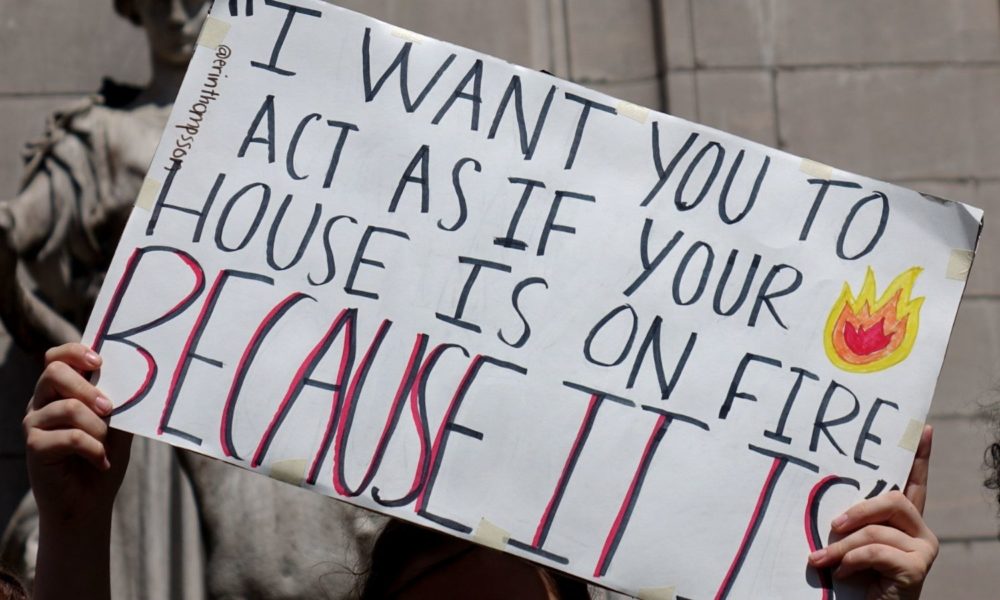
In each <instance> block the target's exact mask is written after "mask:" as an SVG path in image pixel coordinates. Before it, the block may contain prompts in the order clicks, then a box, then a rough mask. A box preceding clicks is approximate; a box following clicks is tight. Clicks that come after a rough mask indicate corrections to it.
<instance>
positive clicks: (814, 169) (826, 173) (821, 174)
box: [799, 158, 833, 179]
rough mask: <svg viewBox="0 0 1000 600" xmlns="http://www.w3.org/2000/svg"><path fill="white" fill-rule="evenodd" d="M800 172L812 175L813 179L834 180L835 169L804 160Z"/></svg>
mask: <svg viewBox="0 0 1000 600" xmlns="http://www.w3.org/2000/svg"><path fill="white" fill-rule="evenodd" d="M799 170H800V171H802V172H803V173H805V174H806V175H812V176H813V177H817V178H819V179H832V178H833V167H831V166H829V165H824V164H823V163H821V162H816V161H814V160H809V159H808V158H803V159H802V164H800V165H799Z"/></svg>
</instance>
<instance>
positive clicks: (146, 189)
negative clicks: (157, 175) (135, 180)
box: [135, 177, 160, 211]
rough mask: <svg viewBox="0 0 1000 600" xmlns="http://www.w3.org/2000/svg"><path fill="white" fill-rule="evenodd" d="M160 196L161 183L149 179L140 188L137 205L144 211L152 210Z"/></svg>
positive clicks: (136, 200)
mask: <svg viewBox="0 0 1000 600" xmlns="http://www.w3.org/2000/svg"><path fill="white" fill-rule="evenodd" d="M159 194H160V182H159V181H157V180H155V179H153V178H152V177H147V178H146V179H145V181H143V182H142V187H141V188H139V196H138V197H136V199H135V205H136V206H137V207H139V208H141V209H143V210H147V211H148V210H152V209H153V205H154V204H156V197H157V196H158V195H159Z"/></svg>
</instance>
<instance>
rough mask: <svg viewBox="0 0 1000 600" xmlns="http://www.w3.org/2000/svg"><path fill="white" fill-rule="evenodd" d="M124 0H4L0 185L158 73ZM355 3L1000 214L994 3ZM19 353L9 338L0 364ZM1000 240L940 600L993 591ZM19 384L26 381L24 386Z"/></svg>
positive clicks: (12, 418) (935, 513)
mask: <svg viewBox="0 0 1000 600" xmlns="http://www.w3.org/2000/svg"><path fill="white" fill-rule="evenodd" d="M110 5H111V1H110V0H96V1H95V0H3V2H2V3H0V195H10V194H13V193H15V192H16V187H17V180H18V171H19V158H18V157H19V150H20V147H21V146H22V144H23V142H24V141H25V140H28V139H30V138H32V137H34V136H37V135H38V134H39V133H40V132H41V131H42V128H43V124H44V119H45V116H46V115H47V114H49V113H50V112H51V111H52V110H54V109H55V108H57V107H58V106H60V105H62V104H65V103H66V102H67V101H69V100H71V99H72V98H74V97H77V96H79V95H81V94H86V93H90V92H92V91H93V90H95V89H96V88H97V87H98V85H99V82H100V78H101V76H103V75H110V76H112V77H114V78H117V79H119V80H122V81H129V82H142V81H143V79H144V78H145V77H146V75H147V73H146V66H145V52H144V50H143V49H142V48H143V41H142V35H141V32H139V31H138V30H137V29H136V28H134V27H131V26H129V25H128V24H126V23H124V22H123V21H121V20H120V19H116V18H115V17H114V16H113V14H112V11H111V10H110ZM344 5H345V6H347V7H349V8H353V9H356V10H360V11H362V12H367V13H369V14H371V15H373V16H375V17H378V18H381V19H385V20H388V21H392V22H394V23H397V24H399V25H401V26H404V27H408V28H410V29H414V30H417V31H420V32H422V33H425V34H427V35H431V36H434V37H438V38H442V39H446V40H448V41H452V42H455V43H458V44H462V45H465V46H469V47H472V48H476V49H479V50H483V51H485V52H488V53H491V54H494V55H497V56H500V57H502V58H505V59H507V60H510V61H512V62H515V63H519V64H523V65H526V66H530V67H533V68H537V69H544V70H546V71H549V72H552V73H554V74H556V75H559V76H562V77H569V78H572V79H575V80H577V81H580V82H582V83H585V84H586V85H590V86H592V87H595V88H597V89H600V90H601V91H605V92H608V93H610V94H612V95H616V96H619V97H622V98H625V99H627V100H630V101H632V102H636V103H639V104H644V105H647V106H650V107H652V108H665V109H668V110H669V111H670V112H672V113H673V114H676V115H678V116H681V117H684V118H688V119H692V120H697V121H700V122H702V123H705V124H708V125H711V126H714V127H718V128H721V129H725V130H728V131H731V132H734V133H736V134H739V135H743V136H746V137H748V138H751V139H754V140H757V141H760V142H762V143H765V144H768V145H771V146H776V147H778V148H782V149H785V150H788V151H790V152H792V153H795V154H800V155H803V156H808V157H810V158H813V159H815V160H818V161H822V162H825V163H829V164H833V165H836V166H838V167H841V168H845V169H849V170H852V171H856V172H859V173H863V174H866V175H870V176H873V177H876V178H880V179H887V180H889V181H893V182H896V183H900V184H902V185H905V186H907V187H913V188H916V189H919V190H921V191H927V192H930V193H933V194H935V195H939V196H943V197H947V198H952V199H955V200H961V201H963V202H968V203H971V204H974V205H976V206H979V207H981V208H984V209H985V210H986V211H987V216H988V221H989V220H990V219H989V215H991V214H992V210H993V208H994V207H998V206H1000V159H998V157H1000V110H998V109H997V99H998V98H1000V6H998V1H997V0H950V1H948V2H943V1H941V0H881V1H879V2H870V1H869V0H837V1H836V2H831V1H829V0H698V1H695V0H603V1H601V0H503V1H488V0H367V1H365V0H353V1H349V2H344ZM7 352H11V350H10V349H9V344H5V343H3V342H2V340H0V356H2V355H4V354H5V353H7ZM998 363H1000V234H995V233H994V232H992V231H991V230H990V228H989V227H988V228H987V229H986V231H985V233H984V236H983V240H982V245H981V250H980V254H979V258H978V260H977V262H976V266H975V269H974V273H973V276H972V278H971V281H970V283H969V288H968V295H967V298H966V300H965V302H964V303H963V306H962V309H961V311H960V314H959V318H958V323H957V325H956V329H955V335H954V338H953V339H952V344H951V347H950V349H949V353H948V357H947V359H946V361H945V368H944V371H943V373H942V376H941V380H940V383H939V385H938V390H937V397H936V399H935V403H934V406H933V409H932V419H931V423H932V424H934V425H935V427H936V434H935V448H934V456H933V461H932V471H931V489H930V499H929V503H928V507H927V519H928V521H929V522H930V524H931V526H932V527H933V529H934V530H935V531H936V532H937V534H938V535H939V537H940V538H941V540H942V551H941V556H940V558H939V559H938V562H937V564H936V566H935V569H934V573H933V574H932V576H931V578H930V580H929V582H928V585H927V593H926V596H927V597H929V598H936V597H955V596H956V594H955V593H954V590H955V589H956V588H957V589H961V590H962V592H961V596H962V597H969V598H976V597H983V598H985V597H991V596H992V595H993V593H994V591H993V588H992V586H993V584H994V581H995V580H996V577H995V575H994V571H995V570H996V569H997V568H998V567H1000V543H997V541H996V533H997V530H998V523H1000V520H998V519H997V515H996V504H995V503H993V502H992V501H991V499H990V497H989V494H988V492H986V491H985V490H983V488H982V486H981V480H982V477H983V473H982V471H981V468H980V465H981V457H982V451H983V449H984V448H985V446H986V444H987V442H988V440H989V439H990V436H991V433H990V431H989V427H988V420H987V418H986V416H985V412H984V407H986V406H988V405H989V404H990V403H991V402H994V401H995V399H996V397H998V394H996V392H994V391H993V390H994V386H996V385H997V376H996V369H997V365H998ZM12 364H14V365H15V367H13V368H9V369H7V371H6V372H4V373H0V378H3V380H2V385H3V389H4V392H5V393H4V397H3V398H2V402H0V523H2V522H4V521H6V515H7V514H8V511H9V509H10V507H11V506H12V505H11V502H13V501H14V499H15V498H17V497H19V496H20V494H21V491H22V490H23V487H24V485H25V478H24V475H23V463H22V458H21V456H22V453H23V451H22V443H21V440H20V433H19V425H18V424H19V422H20V415H21V414H22V413H23V400H25V399H26V398H27V394H28V391H27V390H28V389H29V388H28V387H26V386H25V385H24V384H23V381H22V385H21V386H20V387H18V386H16V385H14V386H13V387H11V386H12V384H11V383H10V381H11V380H10V378H9V374H10V373H22V374H23V373H26V372H30V370H31V367H32V365H31V364H30V362H29V361H28V360H27V359H26V358H25V357H15V360H14V363H12ZM22 379H23V378H22Z"/></svg>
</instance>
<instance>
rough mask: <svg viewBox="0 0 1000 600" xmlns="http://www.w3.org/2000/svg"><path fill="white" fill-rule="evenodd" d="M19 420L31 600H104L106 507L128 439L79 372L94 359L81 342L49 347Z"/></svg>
mask: <svg viewBox="0 0 1000 600" xmlns="http://www.w3.org/2000/svg"><path fill="white" fill-rule="evenodd" d="M45 362H46V367H45V371H44V372H43V373H42V376H41V377H40V378H39V380H38V384H37V386H36V387H35V395H34V396H33V397H32V399H31V404H30V405H29V407H28V414H27V416H25V418H24V431H25V438H26V439H27V445H28V475H29V476H30V479H31V488H32V492H33V493H34V494H35V499H36V501H37V503H38V513H39V548H38V562H37V565H36V570H35V598H36V599H37V600H50V599H57V598H80V599H83V600H108V599H110V597H111V588H110V559H109V551H110V537H111V509H112V506H113V504H114V498H115V494H116V493H117V492H118V488H119V487H120V486H121V482H122V478H123V477H124V476H125V469H126V467H127V465H128V454H129V447H130V446H131V443H132V437H131V435H129V434H126V433H123V432H121V431H114V430H111V429H110V428H109V427H108V425H107V423H106V422H105V420H104V418H103V417H106V416H107V415H108V414H109V413H110V412H111V403H110V402H109V401H108V400H107V399H106V398H104V396H103V395H102V394H101V392H100V391H99V390H98V389H97V388H95V387H94V386H93V385H91V384H90V383H89V382H88V381H87V379H86V378H85V376H84V374H85V373H88V372H90V371H93V370H95V369H97V368H99V366H100V364H101V361H100V358H99V357H97V355H96V354H94V353H93V352H91V351H90V350H89V349H88V348H87V347H86V346H84V345H82V344H66V345H63V346H60V347H58V348H53V349H52V350H49V351H48V352H47V353H46V355H45Z"/></svg>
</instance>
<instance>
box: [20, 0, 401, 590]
mask: <svg viewBox="0 0 1000 600" xmlns="http://www.w3.org/2000/svg"><path fill="white" fill-rule="evenodd" d="M209 4H210V2H209V0H115V8H116V10H117V11H118V13H119V14H120V15H122V16H123V17H125V18H127V19H129V20H131V21H132V22H133V23H136V24H137V25H141V26H142V27H143V28H144V29H145V31H146V34H147V37H148V39H149V45H150V59H151V63H152V73H153V77H152V81H151V82H150V84H149V85H148V86H146V87H145V88H142V89H139V88H132V87H126V86H120V85H115V84H113V83H110V82H109V83H106V84H105V86H104V88H103V89H102V90H101V93H100V94H99V95H96V96H93V97H90V98H87V99H84V100H81V101H79V102H77V103H75V104H73V105H71V106H69V107H67V108H66V109H64V110H62V111H59V112H57V113H56V114H55V115H54V116H53V117H52V118H51V119H50V121H49V123H48V127H47V128H46V132H45V136H44V137H43V139H41V140H40V141H38V142H36V143H34V144H32V145H31V146H30V158H29V160H28V163H27V167H26V169H25V174H24V177H23V180H22V184H21V187H20V192H19V193H18V195H17V196H16V197H15V198H12V199H10V200H7V201H3V202H0V318H2V319H3V323H4V325H5V326H6V328H7V329H8V331H9V332H10V333H11V335H12V336H13V337H14V339H15V341H16V342H17V344H18V345H19V346H21V347H22V348H23V349H26V350H29V351H36V352H37V351H41V350H44V349H45V348H48V347H50V346H52V345H56V344H61V343H65V342H69V341H77V340H79V339H80V331H81V329H82V327H83V326H84V324H85V323H86V320H87V316H88V315H89V312H90V309H91V306H92V305H93V302H94V299H95V298H96V295H97V292H98V290H99V289H100V286H101V283H102V281H103V277H104V272H105V269H106V267H107V264H108V263H109V262H110V260H111V257H112V255H113V253H114V249H115V246H116V245H117V242H118V239H119V237H120V235H121V231H122V228H123V227H124V224H125V222H126V220H127V219H128V216H129V213H130V212H131V208H132V204H133V202H134V200H135V197H136V195H137V194H138V191H139V188H140V186H141V184H142V180H143V177H144V175H145V172H146V169H147V167H148V165H149V163H150V161H151V159H152V156H153V152H154V150H155V147H156V142H157V140H158V139H159V137H160V134H161V132H162V130H163V128H164V126H165V125H166V122H167V118H168V116H169V113H170V108H171V105H172V102H173V99H174V97H175V96H176V93H177V90H178V89H179V88H180V84H181V81H182V80H183V77H184V72H185V69H186V66H187V63H188V61H189V60H190V58H191V56H192V55H193V53H194V49H195V45H196V41H197V36H198V34H199V32H200V30H201V25H202V23H203V21H204V18H205V16H206V15H207V12H208V8H209ZM21 400H25V401H26V399H19V400H18V401H21ZM112 400H113V399H112ZM383 522H384V519H383V518H381V517H378V516H376V515H374V514H372V513H368V512H366V511H363V510H360V509H355V508H353V507H350V506H348V505H346V504H343V503H340V502H336V501H332V500H330V499H328V498H324V497H322V496H319V495H317V494H311V493H309V492H307V491H305V490H300V489H296V488H294V487H292V486H288V485H284V484H280V483H277V482H274V481H271V480H269V479H267V478H264V477H259V476H256V475H254V474H251V473H249V472H246V471H242V470H240V469H234V468H231V467H229V466H227V465H224V464H222V463H219V462H216V461H214V460H211V459H207V458H203V457H200V456H196V455H193V454H187V453H184V452H182V451H177V450H174V449H172V448H170V447H169V446H166V445H164V444H160V443H155V442H150V441H148V440H145V439H141V438H136V440H135V442H134V443H133V445H132V458H131V461H130V466H129V471H128V475H127V476H126V478H125V483H124V484H123V486H122V489H121V491H120V493H119V495H118V499H117V502H116V505H115V516H114V522H113V526H112V527H113V529H112V578H113V591H114V595H115V597H121V598H185V599H186V598H199V597H206V596H208V597H212V598H246V597H252V598H301V597H323V598H333V599H335V598H342V597H347V596H349V595H351V594H353V593H354V592H355V590H356V587H357V581H358V576H359V574H360V573H362V572H363V570H364V569H365V568H366V565H367V563H368V553H369V551H370V547H371V543H372V540H373V538H374V536H375V535H376V534H377V532H378V531H379V529H380V528H381V525H382V523H383ZM36 540H37V511H36V509H35V507H34V501H33V498H32V496H31V495H30V494H29V495H28V496H27V497H26V498H25V500H24V502H22V504H21V507H20V508H19V509H18V512H17V514H15V516H14V517H13V519H12V520H11V523H10V525H9V527H8V530H7V532H6V533H5V535H4V538H3V541H2V548H0V550H2V557H0V558H2V559H4V560H5V562H6V563H7V564H20V567H21V569H22V572H23V573H22V574H23V575H25V578H26V579H28V580H29V581H30V578H31V574H32V566H33V562H34V552H35V541H36Z"/></svg>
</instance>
